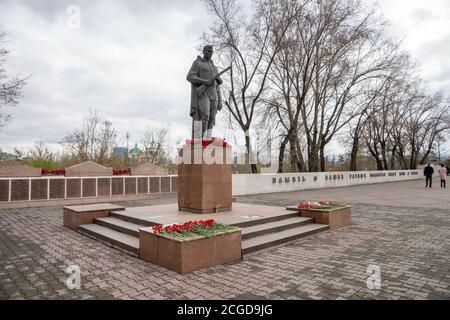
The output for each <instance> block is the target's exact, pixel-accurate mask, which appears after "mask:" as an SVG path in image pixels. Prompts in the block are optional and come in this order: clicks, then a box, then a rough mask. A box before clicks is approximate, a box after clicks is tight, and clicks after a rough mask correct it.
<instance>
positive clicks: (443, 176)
mask: <svg viewBox="0 0 450 320" xmlns="http://www.w3.org/2000/svg"><path fill="white" fill-rule="evenodd" d="M438 173H439V177H440V178H441V188H447V185H446V180H447V169H446V168H445V166H444V165H443V164H441V167H440V168H439V170H438Z"/></svg>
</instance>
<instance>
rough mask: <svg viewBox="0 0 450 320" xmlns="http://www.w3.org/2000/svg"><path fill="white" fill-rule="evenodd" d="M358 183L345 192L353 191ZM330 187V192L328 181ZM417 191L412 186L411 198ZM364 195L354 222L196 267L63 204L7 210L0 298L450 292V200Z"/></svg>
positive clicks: (0, 234)
mask: <svg viewBox="0 0 450 320" xmlns="http://www.w3.org/2000/svg"><path fill="white" fill-rule="evenodd" d="M419 184H420V185H421V182H420V181H416V182H408V183H398V184H385V185H383V186H378V188H382V189H383V190H386V189H389V188H391V189H392V190H391V192H395V189H396V188H398V187H402V188H405V187H408V186H410V187H411V188H413V189H414V188H416V189H414V190H416V191H417V192H423V191H421V190H419V187H418V185H419ZM364 188H365V187H364ZM349 189H350V188H342V189H341V190H340V191H339V192H341V194H342V195H344V194H345V192H351V190H352V189H351V190H350V191H349ZM308 192H309V191H308ZM308 192H305V191H303V192H301V194H298V195H296V194H295V193H286V194H277V195H276V196H274V195H257V196H248V197H240V198H239V199H238V201H241V202H248V203H264V204H269V205H278V206H284V205H288V204H295V203H296V201H294V200H293V198H294V197H295V198H297V199H298V197H300V196H301V197H303V198H302V199H305V197H307V196H308V195H310V196H311V197H312V196H313V195H315V194H317V193H318V192H317V191H315V192H314V191H311V192H309V193H308ZM321 192H322V193H320V194H322V195H324V196H326V193H327V191H326V190H323V191H321ZM330 192H336V190H333V191H330ZM427 192H428V191H427ZM446 194H447V196H446V198H445V199H448V193H446ZM417 196H418V195H416V194H415V193H414V192H411V199H413V198H415V199H416V198H417ZM424 197H426V196H424ZM175 200H176V198H175V197H174V196H173V195H165V196H161V197H160V198H158V199H152V200H142V201H134V202H133V203H131V202H122V203H119V204H121V205H125V206H128V207H131V206H141V205H151V204H162V203H173V202H175ZM354 201H355V202H354V203H353V204H352V205H353V206H354V208H353V225H351V226H349V227H346V228H344V229H341V230H338V231H328V232H325V233H321V234H317V235H313V236H310V237H307V238H302V239H300V240H297V241H295V242H292V243H289V244H286V245H282V246H279V247H275V248H270V249H267V250H264V251H260V252H256V253H254V254H251V255H247V256H245V258H244V260H242V261H240V262H237V263H233V264H229V265H225V266H217V267H213V268H209V269H206V270H201V271H197V272H194V273H192V274H188V275H179V274H177V273H175V272H173V271H169V270H167V269H165V268H163V267H159V266H156V265H153V264H150V263H147V262H145V261H143V260H139V259H137V258H134V257H132V256H130V255H128V254H126V253H124V252H122V251H119V250H116V249H113V248H110V247H108V246H106V245H104V244H102V243H100V242H97V241H95V240H93V239H90V238H88V237H86V236H83V235H81V234H79V233H77V232H74V231H72V230H69V229H66V228H64V227H63V226H62V208H61V207H46V208H27V209H3V210H0V299H419V300H422V299H450V254H449V253H450V212H449V210H448V204H447V206H443V207H441V208H436V207H437V206H438V205H437V204H436V202H435V201H434V198H433V201H429V206H431V207H433V205H434V207H433V208H427V207H426V206H423V205H422V206H415V205H411V206H408V205H407V203H406V204H403V205H402V206H394V205H393V204H389V203H381V204H379V205H377V204H375V203H358V202H357V201H358V197H357V196H354ZM411 201H412V202H411V203H412V204H414V201H413V200H411ZM416 201H417V200H416ZM74 264H75V265H79V266H80V268H81V275H82V278H81V289H80V290H69V289H67V287H66V285H65V281H66V279H67V277H68V275H67V274H66V273H65V270H66V268H67V267H68V266H69V265H74ZM369 265H377V266H379V267H380V268H381V289H380V290H369V289H368V288H367V286H366V281H367V278H368V276H369V275H368V274H367V267H368V266H369Z"/></svg>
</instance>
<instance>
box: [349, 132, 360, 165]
mask: <svg viewBox="0 0 450 320" xmlns="http://www.w3.org/2000/svg"><path fill="white" fill-rule="evenodd" d="M358 148H359V137H358V135H356V136H355V137H354V138H353V145H352V153H351V155H350V171H358V163H357V158H358Z"/></svg>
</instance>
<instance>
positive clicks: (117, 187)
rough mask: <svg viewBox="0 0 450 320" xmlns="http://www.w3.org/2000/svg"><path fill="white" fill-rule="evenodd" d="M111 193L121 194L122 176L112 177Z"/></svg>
mask: <svg viewBox="0 0 450 320" xmlns="http://www.w3.org/2000/svg"><path fill="white" fill-rule="evenodd" d="M112 195H113V196H119V195H123V178H112Z"/></svg>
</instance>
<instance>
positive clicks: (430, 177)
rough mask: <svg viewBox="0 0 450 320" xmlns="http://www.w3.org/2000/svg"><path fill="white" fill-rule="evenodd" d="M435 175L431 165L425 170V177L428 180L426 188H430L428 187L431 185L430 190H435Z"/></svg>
mask: <svg viewBox="0 0 450 320" xmlns="http://www.w3.org/2000/svg"><path fill="white" fill-rule="evenodd" d="M433 173H434V169H433V167H432V166H431V164H428V165H427V166H426V167H425V169H423V175H424V176H425V178H426V185H425V188H427V187H428V185H430V188H433Z"/></svg>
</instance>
